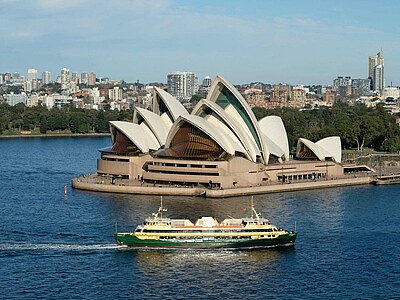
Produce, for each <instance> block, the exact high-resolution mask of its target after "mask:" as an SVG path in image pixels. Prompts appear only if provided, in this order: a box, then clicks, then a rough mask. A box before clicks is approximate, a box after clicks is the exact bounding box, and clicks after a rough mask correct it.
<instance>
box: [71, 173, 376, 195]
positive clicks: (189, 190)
mask: <svg viewBox="0 0 400 300" xmlns="http://www.w3.org/2000/svg"><path fill="white" fill-rule="evenodd" d="M369 183H371V178H370V177H368V176H365V177H360V178H357V177H348V178H341V179H333V180H324V181H322V180H320V181H308V182H301V183H284V184H279V183H277V184H269V185H264V186H255V187H242V188H241V187H237V188H233V189H225V190H221V189H207V188H204V187H176V186H161V185H151V186H150V185H142V184H140V182H138V181H135V182H127V181H124V180H117V181H116V183H115V184H110V182H109V181H108V180H106V182H105V181H104V180H103V179H102V178H101V177H100V178H99V177H98V176H96V175H85V176H81V177H77V178H74V179H72V182H71V185H72V187H73V188H75V189H80V190H88V191H95V192H106V193H124V194H143V195H174V196H203V197H207V198H224V197H236V196H244V195H256V194H268V193H280V192H290V191H301V190H311V189H321V188H332V187H340V186H353V185H362V184H369Z"/></svg>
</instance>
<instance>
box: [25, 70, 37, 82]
mask: <svg viewBox="0 0 400 300" xmlns="http://www.w3.org/2000/svg"><path fill="white" fill-rule="evenodd" d="M37 72H38V71H37V70H36V69H28V78H27V80H28V81H29V82H32V80H36V79H37Z"/></svg>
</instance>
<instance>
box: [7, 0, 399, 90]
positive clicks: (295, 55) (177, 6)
mask: <svg viewBox="0 0 400 300" xmlns="http://www.w3.org/2000/svg"><path fill="white" fill-rule="evenodd" d="M399 8H400V1H398V0H382V1H379V2H377V1H367V0H351V1H349V0H335V1H328V0H314V1H313V0H242V1H239V0H186V1H184V0H113V1H105V0H35V1H31V0H0V73H5V72H20V73H21V74H22V75H25V74H26V73H27V70H28V68H35V69H37V70H38V73H39V74H41V73H42V72H43V71H51V72H52V79H53V80H54V79H55V77H56V76H57V75H59V74H60V70H61V68H64V67H65V68H68V69H70V72H78V73H81V72H94V73H96V74H97V76H98V77H109V78H110V79H118V80H125V81H127V82H135V81H137V80H139V81H140V82H142V83H149V82H166V76H167V74H168V73H169V72H173V71H191V72H194V73H195V74H197V75H198V77H199V80H200V81H201V80H202V79H203V78H204V77H205V76H210V77H211V78H214V77H215V76H216V75H221V76H222V77H224V78H225V79H226V80H228V81H230V82H231V83H233V84H241V83H250V82H257V81H261V82H265V83H289V84H331V83H332V81H333V79H334V78H336V77H337V76H351V77H352V78H367V77H368V57H369V56H371V55H374V54H376V53H377V52H379V51H380V50H381V49H382V50H383V55H384V58H385V80H386V85H391V84H392V85H400V56H399V54H400V23H399V17H398V15H399V11H400V10H399Z"/></svg>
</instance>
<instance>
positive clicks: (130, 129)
mask: <svg viewBox="0 0 400 300" xmlns="http://www.w3.org/2000/svg"><path fill="white" fill-rule="evenodd" d="M110 126H111V127H112V129H111V132H112V133H113V132H115V130H119V131H121V132H122V133H123V134H124V135H125V136H126V137H127V138H128V139H129V140H130V141H131V142H132V143H133V144H135V145H136V147H137V148H138V149H139V150H140V151H141V152H142V153H147V152H149V150H150V149H151V150H157V149H158V148H159V147H160V145H159V144H158V143H157V142H156V141H155V140H154V139H153V138H152V137H151V136H150V135H149V131H147V130H146V129H145V128H143V127H142V126H140V125H138V124H135V123H131V122H124V121H110ZM114 138H115V134H113V135H112V140H113V142H114Z"/></svg>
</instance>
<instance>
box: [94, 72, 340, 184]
mask: <svg viewBox="0 0 400 300" xmlns="http://www.w3.org/2000/svg"><path fill="white" fill-rule="evenodd" d="M110 131H111V136H112V145H111V146H110V147H108V148H104V149H100V152H101V158H99V159H98V164H97V173H98V174H104V175H111V176H119V177H122V178H126V179H129V180H133V181H135V180H140V181H141V182H146V183H154V184H164V185H175V186H176V185H180V186H182V185H184V186H208V187H213V188H224V189H225V188H233V187H239V186H240V187H249V186H256V185H264V184H268V183H269V182H273V181H282V182H284V181H285V180H288V181H289V180H304V179H311V178H315V177H327V176H328V172H329V175H331V176H335V175H340V174H341V173H343V168H342V167H341V165H340V160H341V149H340V138H338V137H330V138H327V139H323V140H321V141H318V142H316V143H313V142H311V141H309V140H307V139H299V143H298V146H297V153H296V156H298V157H299V160H293V159H292V160H289V158H290V154H289V143H288V139H287V134H286V130H285V126H284V124H283V122H282V120H281V118H280V117H277V116H267V117H265V118H263V119H261V120H259V121H257V119H256V117H255V115H254V114H253V112H252V110H251V108H250V106H249V105H248V103H247V102H246V100H245V99H244V98H243V96H242V95H241V94H240V93H239V92H238V90H237V89H236V88H235V87H234V86H233V85H231V84H230V83H229V82H227V81H226V80H225V79H223V78H222V77H220V76H217V77H216V79H215V80H214V81H213V83H212V85H211V87H210V90H209V93H208V95H207V98H206V99H202V100H200V101H199V102H198V104H197V105H196V106H195V107H194V109H193V111H192V112H191V113H190V114H189V112H188V111H187V110H186V109H185V108H184V107H183V105H182V104H181V103H180V102H179V101H178V100H177V99H176V98H174V97H173V96H172V95H170V94H169V93H167V92H166V91H164V90H162V89H160V88H157V87H155V88H154V91H153V103H152V107H151V110H147V109H143V108H139V107H137V108H135V111H134V116H133V122H123V121H112V122H110ZM322 162H324V163H322Z"/></svg>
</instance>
